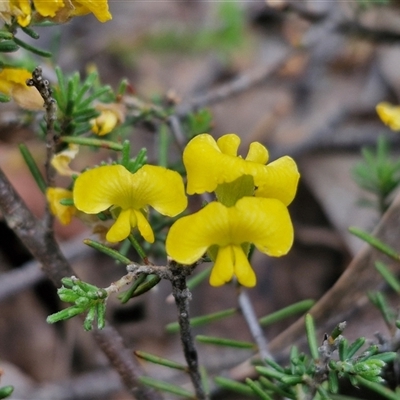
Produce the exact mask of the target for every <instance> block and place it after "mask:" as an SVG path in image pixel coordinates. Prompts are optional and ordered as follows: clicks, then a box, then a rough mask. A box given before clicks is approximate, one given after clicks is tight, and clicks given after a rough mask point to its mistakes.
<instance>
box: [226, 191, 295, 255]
mask: <svg viewBox="0 0 400 400" xmlns="http://www.w3.org/2000/svg"><path fill="white" fill-rule="evenodd" d="M230 219H231V221H232V222H231V226H230V235H231V237H232V239H231V240H232V242H233V243H235V244H240V243H245V242H248V243H254V244H255V246H256V247H257V248H258V250H260V251H261V252H262V253H265V254H268V255H270V256H273V257H280V256H282V255H285V254H287V252H288V251H289V250H290V248H291V247H292V244H293V236H294V233H293V225H292V221H291V219H290V215H289V211H288V209H287V207H285V205H284V204H283V203H282V202H281V201H279V200H276V199H265V198H260V197H243V198H242V199H240V200H238V202H237V203H236V205H235V207H232V211H231V216H230Z"/></svg>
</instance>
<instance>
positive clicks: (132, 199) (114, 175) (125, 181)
mask: <svg viewBox="0 0 400 400" xmlns="http://www.w3.org/2000/svg"><path fill="white" fill-rule="evenodd" d="M73 196H74V204H75V206H76V208H77V209H78V210H80V211H83V212H84V213H87V214H97V213H99V212H101V211H105V210H107V209H109V208H110V207H111V212H112V213H113V215H115V217H116V221H115V223H114V224H113V225H112V226H111V228H110V230H109V231H108V232H107V235H106V239H107V240H108V241H109V242H111V243H112V242H119V241H121V240H124V239H125V238H127V237H128V236H129V234H130V233H131V229H132V228H135V227H136V226H137V227H138V229H139V232H140V234H141V235H142V236H143V238H144V239H145V240H146V241H148V242H150V243H153V242H154V233H153V230H152V229H151V226H150V224H149V223H148V221H147V219H146V216H145V215H146V212H147V208H148V206H151V207H153V208H154V209H155V210H156V211H158V212H159V213H160V214H163V215H167V216H170V217H174V216H176V215H178V214H179V213H181V212H182V211H183V210H184V209H185V208H186V206H187V198H186V196H185V191H184V186H183V181H182V178H181V176H180V175H179V174H178V173H177V172H175V171H171V170H168V169H166V168H163V167H159V166H154V165H144V166H143V167H142V168H140V169H139V170H138V171H137V172H135V173H133V174H132V173H131V172H129V171H128V170H127V169H126V168H125V167H123V166H122V165H106V166H101V167H97V168H94V169H91V170H89V171H85V172H83V173H82V174H81V175H79V177H78V178H77V179H76V181H75V185H74V190H73Z"/></svg>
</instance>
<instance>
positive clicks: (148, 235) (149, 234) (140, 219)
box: [134, 210, 154, 243]
mask: <svg viewBox="0 0 400 400" xmlns="http://www.w3.org/2000/svg"><path fill="white" fill-rule="evenodd" d="M134 212H135V216H136V219H137V226H138V229H139V232H140V234H141V235H142V236H143V238H144V240H146V242H149V243H154V233H153V229H151V226H150V224H149V222H148V221H147V219H146V218H145V216H144V215H143V214H142V213H141V211H136V210H135V211H134Z"/></svg>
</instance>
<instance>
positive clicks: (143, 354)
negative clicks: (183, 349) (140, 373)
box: [134, 350, 187, 371]
mask: <svg viewBox="0 0 400 400" xmlns="http://www.w3.org/2000/svg"><path fill="white" fill-rule="evenodd" d="M134 353H135V355H136V357H139V358H142V359H143V360H146V361H149V362H152V363H154V364H159V365H164V366H165V367H168V368H174V369H179V370H181V371H187V366H186V365H183V364H180V363H177V362H175V361H172V360H167V359H166V358H161V357H158V356H155V355H153V354H150V353H146V352H145V351H139V350H138V351H135V352H134Z"/></svg>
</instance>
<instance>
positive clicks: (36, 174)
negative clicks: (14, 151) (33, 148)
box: [18, 143, 47, 193]
mask: <svg viewBox="0 0 400 400" xmlns="http://www.w3.org/2000/svg"><path fill="white" fill-rule="evenodd" d="M18 147H19V151H20V152H21V155H22V157H23V159H24V161H25V163H26V165H27V166H28V168H29V171H30V173H31V174H32V176H33V179H35V182H36V184H37V185H38V187H39V189H40V191H41V192H42V193H46V190H47V185H46V182H45V180H44V178H43V175H42V173H41V172H40V170H39V167H38V166H37V164H36V162H35V160H34V158H33V157H32V154H31V152H30V151H29V149H28V147H27V146H26V145H25V144H24V143H21V144H20V145H19V146H18Z"/></svg>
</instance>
